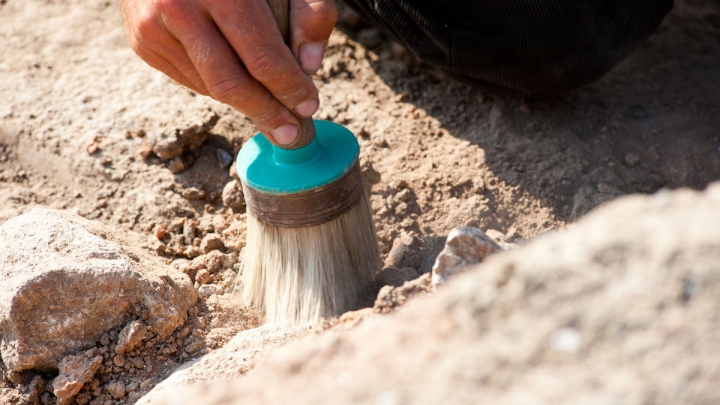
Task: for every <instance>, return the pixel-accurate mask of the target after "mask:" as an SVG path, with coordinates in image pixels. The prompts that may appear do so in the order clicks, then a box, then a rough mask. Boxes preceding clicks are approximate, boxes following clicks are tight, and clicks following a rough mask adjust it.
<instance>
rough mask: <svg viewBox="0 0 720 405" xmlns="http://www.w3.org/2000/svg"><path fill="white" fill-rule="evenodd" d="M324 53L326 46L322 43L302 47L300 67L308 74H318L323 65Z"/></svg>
mask: <svg viewBox="0 0 720 405" xmlns="http://www.w3.org/2000/svg"><path fill="white" fill-rule="evenodd" d="M324 53H325V44H324V43H322V42H313V43H310V44H302V45H300V65H301V66H302V68H303V70H304V71H305V72H307V73H315V72H317V71H318V69H320V65H322V59H323V54H324Z"/></svg>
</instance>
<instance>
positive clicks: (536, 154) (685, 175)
mask: <svg viewBox="0 0 720 405" xmlns="http://www.w3.org/2000/svg"><path fill="white" fill-rule="evenodd" d="M0 21H2V24H0V43H2V50H1V51H0V224H1V223H3V222H4V221H6V220H7V219H9V218H11V217H13V216H16V215H19V214H21V213H23V212H26V211H28V210H29V209H31V208H32V207H34V206H47V207H52V208H60V209H66V210H70V211H73V212H76V213H78V214H80V215H82V216H84V217H87V218H90V219H97V220H100V221H102V222H104V223H106V224H109V225H111V226H114V227H116V228H117V229H119V230H121V231H122V232H124V233H126V234H127V235H128V236H129V237H131V238H137V240H138V241H139V242H138V243H143V244H145V246H147V247H148V248H149V249H152V250H154V251H156V252H160V253H156V254H160V255H162V256H163V257H164V258H166V260H167V262H168V263H172V264H173V265H175V266H176V267H183V266H187V265H188V263H189V259H192V257H190V256H192V255H188V254H187V253H186V252H185V251H184V250H183V249H182V248H181V247H182V246H181V247H180V248H177V249H176V248H174V247H173V246H175V247H177V246H180V245H182V242H181V240H182V238H183V227H184V223H185V222H187V221H193V224H195V225H193V226H197V231H196V234H195V235H196V236H197V238H196V239H201V238H202V237H203V235H206V234H208V233H213V232H215V233H219V234H221V235H222V237H223V241H224V244H225V251H226V253H232V252H237V251H239V250H240V249H241V248H242V247H243V246H244V220H245V217H244V210H242V209H238V208H235V209H231V208H229V207H225V206H223V203H222V199H221V198H220V195H221V193H222V189H223V187H224V185H225V184H226V183H227V182H229V181H230V180H231V177H230V175H229V174H228V168H227V167H222V166H221V165H220V164H219V163H218V158H217V151H218V150H224V151H226V152H228V153H230V154H233V153H235V152H237V150H238V148H239V146H241V145H242V143H243V142H244V141H245V140H247V139H249V138H250V137H251V136H252V135H253V134H254V133H255V129H254V127H253V125H252V124H251V123H250V122H249V121H248V120H247V119H245V118H244V117H243V116H242V115H241V114H239V113H238V112H235V111H233V110H231V109H230V108H228V107H226V106H223V105H221V104H219V103H217V102H215V101H212V100H210V99H207V98H205V97H202V96H198V95H196V94H195V93H193V92H191V91H188V90H186V89H184V88H182V87H180V86H178V85H176V84H174V83H173V82H172V81H170V80H169V79H167V78H166V77H164V76H163V75H162V74H160V73H158V72H156V71H153V70H152V69H151V68H150V67H148V66H146V65H145V64H144V63H143V62H142V61H141V60H140V59H139V58H137V57H136V56H135V55H134V53H133V52H132V50H131V49H130V48H129V46H128V45H127V43H126V42H125V39H124V36H123V32H122V28H121V22H120V17H119V14H118V12H117V9H116V7H115V5H114V4H113V3H112V2H110V1H104V0H102V1H98V0H69V1H63V2H56V1H50V0H47V1H39V0H29V1H24V2H21V1H18V0H3V1H2V2H0ZM315 82H316V84H317V86H318V88H319V91H320V97H321V109H320V111H319V112H318V114H317V115H316V117H317V118H321V119H328V120H332V121H335V122H338V123H341V124H344V125H346V126H347V127H348V128H349V129H350V130H352V131H353V132H354V133H355V134H356V135H357V136H358V140H359V142H360V145H361V163H362V167H363V173H364V175H365V179H366V181H367V182H368V183H369V184H370V185H371V201H372V204H373V210H374V212H375V222H376V226H377V229H378V235H379V239H380V244H381V253H382V255H383V257H384V256H385V255H386V254H387V253H388V251H389V249H390V247H391V246H392V242H393V240H394V239H395V238H397V237H399V236H401V235H403V234H409V235H413V236H416V237H418V238H419V239H420V240H423V239H424V240H426V241H428V240H431V238H433V237H439V236H444V235H445V234H446V233H447V232H448V231H449V230H450V229H452V228H453V227H456V226H459V225H465V224H472V225H476V226H480V227H481V228H483V229H486V230H487V229H494V230H497V231H499V232H501V233H502V234H505V235H506V237H507V239H509V240H519V239H527V238H532V237H534V236H536V235H539V234H541V233H543V232H546V231H549V230H553V229H559V228H563V227H566V226H568V225H569V224H571V223H572V222H573V221H575V220H576V219H577V218H579V217H580V216H582V215H583V214H585V213H587V212H588V211H589V210H590V209H592V208H593V207H595V206H597V205H598V204H600V203H602V202H605V201H608V200H612V199H614V198H616V197H618V196H620V195H624V194H629V193H638V192H639V193H652V192H654V191H657V190H659V189H661V188H678V187H684V186H687V187H691V188H695V189H702V188H704V187H705V186H706V185H707V184H708V183H709V182H711V181H713V180H717V179H720V92H718V89H720V4H718V3H717V1H712V0H680V1H677V2H676V6H675V9H674V10H673V11H672V12H671V13H670V15H668V17H667V18H666V19H665V21H664V22H663V23H662V25H661V27H660V28H659V30H658V31H657V32H656V33H655V34H654V35H653V36H652V37H651V38H650V39H649V40H648V41H647V42H645V43H643V44H642V45H641V46H640V47H639V49H638V50H637V51H636V52H635V53H634V54H632V55H631V56H630V57H629V58H628V59H627V60H625V61H624V62H623V63H621V64H620V65H619V66H618V67H617V68H615V69H614V70H613V71H612V72H611V73H610V74H608V75H607V76H605V77H604V78H603V79H601V80H600V81H598V82H597V83H595V84H592V85H590V86H587V87H585V88H583V89H580V90H577V91H574V92H572V93H571V94H568V95H566V96H564V97H560V98H556V99H550V100H521V99H517V98H512V97H510V96H507V95H502V94H493V93H490V92H487V91H485V90H483V89H479V88H477V87H474V86H471V85H469V84H467V83H465V82H463V81H462V80H458V79H456V78H452V77H449V76H447V75H446V74H444V73H443V72H440V71H437V70H435V69H433V68H431V67H429V66H426V65H424V64H422V63H420V62H418V61H416V60H415V59H414V58H413V57H412V56H411V55H409V54H407V52H405V51H404V50H403V49H402V47H400V46H399V45H397V44H394V43H393V42H392V41H390V40H389V39H386V38H384V37H383V35H382V34H380V33H378V32H377V31H375V30H374V29H373V28H369V27H366V26H364V25H363V24H361V23H358V22H357V21H356V20H354V19H353V18H351V17H349V16H348V15H345V18H344V19H343V20H342V23H341V25H340V26H339V29H338V30H336V31H335V32H334V33H333V35H332V37H331V40H330V44H329V47H328V52H327V55H326V60H325V63H324V65H323V69H322V70H321V71H320V72H319V74H318V75H317V76H316V77H315ZM213 113H214V114H217V115H218V116H219V117H220V119H219V121H218V123H217V124H216V125H215V126H214V127H213V128H212V129H211V130H210V131H209V136H208V139H207V140H206V141H205V143H204V144H203V146H202V147H200V148H199V149H197V150H194V151H189V152H187V153H186V154H185V155H184V156H183V159H184V160H185V161H186V162H188V163H191V162H192V163H191V165H190V167H189V169H188V170H186V171H183V172H181V173H177V174H173V173H172V172H171V171H170V170H169V169H168V167H167V166H168V165H167V163H166V162H163V161H161V160H160V159H158V158H157V157H150V158H149V159H144V158H142V157H140V156H139V155H138V151H139V150H141V148H142V145H143V142H146V140H147V139H153V137H157V136H159V134H161V133H162V132H163V131H165V132H167V131H175V130H182V129H184V128H188V127H190V126H192V125H196V124H198V123H202V122H203V121H207V120H208V118H207V117H208V116H210V115H212V114H213ZM193 188H194V189H197V190H202V192H203V194H204V197H198V194H197V193H193V192H189V191H188V190H191V191H192V189H193ZM159 228H163V229H166V230H167V232H162V235H161V237H160V240H158V239H157V237H156V236H157V235H158V232H157V230H158V229H159ZM428 238H430V239H428ZM158 243H160V244H161V245H162V247H160V248H159V247H158V246H160V245H159V244H158ZM193 243H199V240H197V241H193ZM222 281H223V278H222V277H218V278H217V279H215V280H213V282H217V283H222ZM226 284H227V283H226ZM228 290H231V289H230V288H228ZM228 295H230V291H228V292H227V293H226V294H224V295H223V296H220V297H218V296H216V297H213V298H212V299H210V301H211V302H209V303H207V304H203V305H206V306H204V307H203V310H202V312H203V313H205V312H207V319H210V320H211V321H210V322H208V324H207V325H206V329H207V332H208V335H207V336H208V339H209V340H210V341H212V342H214V343H210V344H208V345H207V346H208V349H207V350H212V349H213V348H215V347H219V346H221V345H222V343H223V342H225V341H227V339H228V337H230V336H232V335H233V334H234V333H236V332H237V331H238V330H240V329H243V328H247V327H252V326H256V325H257V322H256V319H255V318H254V317H255V315H248V314H247V313H245V312H243V311H242V310H240V309H237V310H236V311H235V312H233V311H231V310H230V309H228V308H233V305H234V304H232V303H231V302H230V301H231V300H230V299H223V298H222V297H224V296H228ZM213 330H216V332H215V333H214V334H213Z"/></svg>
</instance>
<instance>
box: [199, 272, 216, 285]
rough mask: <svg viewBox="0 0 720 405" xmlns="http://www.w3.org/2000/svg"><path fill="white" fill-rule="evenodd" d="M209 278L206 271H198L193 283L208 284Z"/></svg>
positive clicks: (208, 273)
mask: <svg viewBox="0 0 720 405" xmlns="http://www.w3.org/2000/svg"><path fill="white" fill-rule="evenodd" d="M211 278H212V276H211V275H210V272H209V271H207V270H206V269H200V270H199V271H198V272H197V274H196V275H195V281H197V282H198V283H199V284H200V285H203V284H207V283H209V282H210V279H211Z"/></svg>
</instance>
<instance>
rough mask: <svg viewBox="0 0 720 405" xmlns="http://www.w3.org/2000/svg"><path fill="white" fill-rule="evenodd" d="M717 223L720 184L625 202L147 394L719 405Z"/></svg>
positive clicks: (219, 398)
mask: <svg viewBox="0 0 720 405" xmlns="http://www.w3.org/2000/svg"><path fill="white" fill-rule="evenodd" d="M718 224H720V184H715V185H713V186H711V187H710V189H708V190H707V191H705V192H703V193H698V192H695V191H691V190H679V191H676V192H672V193H671V192H661V193H658V194H656V195H653V196H631V197H625V198H621V199H619V200H617V201H615V202H612V203H610V204H607V205H605V206H603V207H601V208H599V209H598V210H596V211H595V212H593V213H591V214H589V215H588V216H587V217H585V218H584V219H583V220H581V221H580V222H578V223H577V224H575V226H573V227H572V228H569V229H567V230H564V231H560V232H552V233H549V234H547V235H544V236H543V237H541V238H537V239H534V240H532V241H529V242H528V243H527V244H523V245H521V246H519V247H517V248H516V249H513V250H510V251H507V252H502V253H499V254H497V255H493V256H491V257H489V258H488V259H487V260H485V261H484V262H483V263H481V264H478V265H474V266H472V268H471V269H469V270H468V271H467V272H465V273H464V274H460V275H458V276H457V277H454V278H452V279H451V280H450V281H448V283H447V284H446V285H445V286H444V287H443V288H442V289H439V290H438V291H437V292H436V293H435V294H433V295H430V296H426V297H424V298H423V299H417V300H412V301H410V302H409V303H407V304H406V306H405V307H404V308H403V310H402V311H395V312H393V313H392V314H390V315H386V316H377V317H373V318H372V319H368V320H366V321H363V322H360V323H359V324H357V326H355V327H354V328H352V329H350V330H343V329H341V328H336V329H333V330H330V331H327V332H324V333H323V334H320V335H314V336H309V337H307V338H303V339H299V340H297V341H295V342H292V343H290V344H288V345H286V346H285V347H282V348H280V349H278V350H276V351H274V352H273V353H272V354H270V355H269V356H268V357H267V358H266V359H264V360H263V362H262V363H261V364H259V365H258V366H257V367H255V368H254V369H253V371H252V373H250V374H248V375H247V376H245V377H243V378H241V379H236V380H235V381H231V382H227V381H223V382H218V383H213V384H201V385H197V386H195V388H192V389H191V391H183V392H177V393H173V394H174V395H173V396H172V398H170V397H167V400H166V401H163V402H159V404H173V405H185V404H195V403H198V401H199V400H200V399H202V402H203V403H204V404H206V405H216V404H223V405H238V404H247V403H258V404H264V403H293V404H297V405H302V404H315V403H322V402H324V401H325V400H327V398H332V400H333V402H335V403H370V404H372V403H395V404H440V403H441V404H471V403H477V402H478V398H481V399H482V401H485V402H492V403H500V404H525V403H537V404H556V405H570V404H579V403H616V402H620V403H623V404H630V405H632V404H648V403H652V404H657V405H671V404H678V403H692V404H713V403H717V402H718V399H720V397H719V396H718V389H717V381H718V370H720V357H718V356H714V355H711V354H712V353H715V352H716V350H717V347H718V341H719V339H720V334H719V332H718V331H720V317H718V316H717V314H718V313H720V300H718V298H717V297H718V291H720V277H718V274H720V226H718ZM309 386H312V389H308V387H309Z"/></svg>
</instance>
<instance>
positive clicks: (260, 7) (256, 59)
mask: <svg viewBox="0 0 720 405" xmlns="http://www.w3.org/2000/svg"><path fill="white" fill-rule="evenodd" d="M208 8H209V10H210V12H211V14H212V18H213V20H214V22H215V24H217V27H218V28H219V29H220V31H221V32H222V34H223V35H224V37H225V38H226V39H227V41H228V42H229V43H230V44H231V46H232V48H233V49H234V51H235V52H236V53H237V55H238V56H239V57H240V60H241V61H242V64H243V65H244V66H245V68H246V69H247V71H248V72H249V73H250V75H251V76H252V77H253V78H254V79H255V80H257V81H258V82H260V83H262V85H263V86H264V87H265V88H267V89H268V90H269V91H270V93H271V94H272V95H273V96H274V97H275V98H277V99H278V100H279V101H280V102H281V103H282V104H283V105H284V106H286V107H287V108H288V109H290V110H292V111H293V112H294V113H295V114H297V115H298V116H301V117H310V116H311V115H312V114H313V113H315V111H316V110H317V108H318V105H319V104H318V94H317V89H316V88H315V85H314V84H313V82H312V80H311V79H310V78H309V77H308V76H307V74H305V72H303V70H302V69H301V68H300V66H299V65H298V62H297V61H296V60H295V57H294V56H293V54H292V52H291V51H290V49H289V48H288V46H287V45H286V44H285V42H284V41H283V39H282V37H281V35H280V31H279V29H278V28H277V23H276V22H275V18H274V17H273V14H272V12H271V11H270V8H269V6H268V5H267V2H266V1H265V0H248V1H245V2H243V3H242V7H238V2H234V1H211V2H208Z"/></svg>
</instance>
